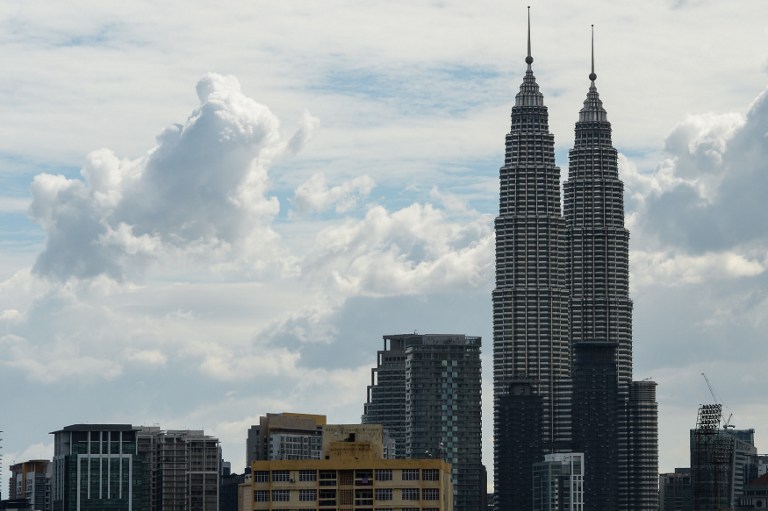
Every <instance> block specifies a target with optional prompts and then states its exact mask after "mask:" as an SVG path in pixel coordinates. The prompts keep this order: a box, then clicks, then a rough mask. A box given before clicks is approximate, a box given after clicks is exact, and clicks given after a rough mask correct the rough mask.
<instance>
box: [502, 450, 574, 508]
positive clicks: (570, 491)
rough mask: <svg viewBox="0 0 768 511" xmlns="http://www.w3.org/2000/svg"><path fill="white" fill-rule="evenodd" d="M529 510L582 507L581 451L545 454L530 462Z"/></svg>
mask: <svg viewBox="0 0 768 511" xmlns="http://www.w3.org/2000/svg"><path fill="white" fill-rule="evenodd" d="M508 509H533V511H582V510H583V509H584V454H582V453H579V452H562V453H554V454H547V455H546V456H544V461H542V462H539V463H536V464H534V466H533V506H532V507H530V508H522V507H515V508H508Z"/></svg>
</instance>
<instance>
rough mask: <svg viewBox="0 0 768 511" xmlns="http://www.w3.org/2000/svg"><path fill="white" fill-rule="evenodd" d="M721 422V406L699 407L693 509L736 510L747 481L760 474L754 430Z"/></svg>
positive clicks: (693, 432) (693, 459)
mask: <svg viewBox="0 0 768 511" xmlns="http://www.w3.org/2000/svg"><path fill="white" fill-rule="evenodd" d="M721 422H722V405H720V404H706V405H701V406H700V407H699V413H698V418H697V420H696V429H692V430H691V444H690V445H691V482H692V486H693V510H694V511H721V510H731V509H734V507H735V505H736V502H737V500H738V498H739V497H740V496H741V495H742V494H743V492H744V488H745V487H746V484H747V483H748V482H749V481H750V480H752V479H754V478H755V477H757V464H756V459H757V449H756V448H755V442H754V435H755V430H754V429H744V430H739V429H735V428H733V426H731V425H730V424H729V423H728V422H727V421H726V423H724V424H723V426H722V428H721V427H720V425H721Z"/></svg>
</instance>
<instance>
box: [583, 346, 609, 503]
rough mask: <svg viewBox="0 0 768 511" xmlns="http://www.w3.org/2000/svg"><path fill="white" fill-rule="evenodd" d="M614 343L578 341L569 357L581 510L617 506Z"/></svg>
mask: <svg viewBox="0 0 768 511" xmlns="http://www.w3.org/2000/svg"><path fill="white" fill-rule="evenodd" d="M616 375H617V371H616V343H609V342H579V343H576V344H574V360H573V450H574V451H576V452H582V453H584V464H585V466H586V470H585V472H584V510H585V511H591V510H595V511H598V510H605V509H618V501H619V484H618V469H619V465H618V450H619V427H618V426H619V424H618V420H619V416H618V413H617V409H616V408H617V406H618V404H619V399H618V382H617V378H616Z"/></svg>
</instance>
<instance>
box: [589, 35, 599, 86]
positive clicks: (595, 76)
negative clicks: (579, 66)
mask: <svg viewBox="0 0 768 511" xmlns="http://www.w3.org/2000/svg"><path fill="white" fill-rule="evenodd" d="M589 79H590V80H591V81H592V84H594V83H595V80H597V75H596V74H595V26H594V25H592V72H591V73H589Z"/></svg>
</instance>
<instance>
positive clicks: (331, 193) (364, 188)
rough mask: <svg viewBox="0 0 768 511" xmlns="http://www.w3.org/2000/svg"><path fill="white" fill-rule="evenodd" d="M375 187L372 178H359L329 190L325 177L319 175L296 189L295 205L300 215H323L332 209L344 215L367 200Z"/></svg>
mask: <svg viewBox="0 0 768 511" xmlns="http://www.w3.org/2000/svg"><path fill="white" fill-rule="evenodd" d="M373 185H374V183H373V179H371V178H370V177H368V176H359V177H356V178H354V179H352V180H351V181H347V182H345V183H342V184H340V185H337V186H334V187H331V188H329V187H328V185H327V184H326V179H325V175H324V174H322V173H317V174H313V175H312V177H311V178H309V180H308V181H306V182H304V183H303V184H302V185H300V186H299V187H298V188H297V189H296V191H295V192H294V196H293V204H294V207H295V210H296V213H298V214H299V215H303V214H307V213H323V212H325V211H328V210H329V209H331V208H333V209H334V210H335V211H336V212H337V213H344V212H347V211H349V210H351V209H352V208H354V207H355V206H356V205H357V204H358V203H359V202H361V201H362V200H364V199H365V198H367V197H368V195H369V194H370V193H371V190H372V189H373Z"/></svg>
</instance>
